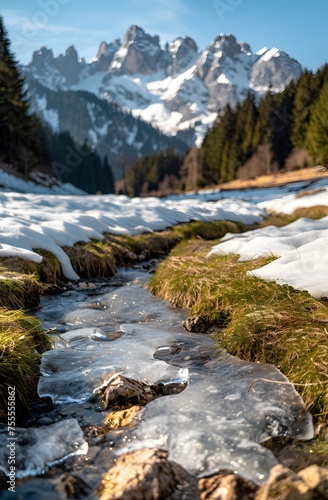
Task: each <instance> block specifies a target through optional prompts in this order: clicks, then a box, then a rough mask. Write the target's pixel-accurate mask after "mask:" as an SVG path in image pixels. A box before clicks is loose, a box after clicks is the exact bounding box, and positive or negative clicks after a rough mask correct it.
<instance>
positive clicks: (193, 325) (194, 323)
mask: <svg viewBox="0 0 328 500" xmlns="http://www.w3.org/2000/svg"><path fill="white" fill-rule="evenodd" d="M182 324H183V326H184V327H185V329H186V330H188V332H195V333H205V332H207V330H208V329H209V327H210V325H209V323H208V322H207V321H206V319H205V318H202V317H201V316H189V317H188V318H187V319H186V320H185V321H183V322H182Z"/></svg>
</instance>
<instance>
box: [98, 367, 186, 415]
mask: <svg viewBox="0 0 328 500" xmlns="http://www.w3.org/2000/svg"><path fill="white" fill-rule="evenodd" d="M186 385H187V382H185V383H180V382H172V383H167V384H164V383H161V382H159V383H158V384H147V383H146V382H143V381H142V380H135V379H132V378H129V377H125V376H124V375H122V374H121V373H115V372H114V373H112V374H111V376H110V377H109V380H108V382H107V384H106V385H105V386H104V387H102V388H100V389H98V391H97V393H96V396H97V398H98V406H99V409H100V410H101V411H104V410H107V409H108V408H110V409H112V410H123V409H127V408H131V407H132V406H145V405H146V404H147V403H150V401H152V400H153V399H156V398H159V397H161V396H168V395H171V394H178V393H179V392H181V391H183V390H184V389H185V387H186Z"/></svg>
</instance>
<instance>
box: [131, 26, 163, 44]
mask: <svg viewBox="0 0 328 500" xmlns="http://www.w3.org/2000/svg"><path fill="white" fill-rule="evenodd" d="M131 43H137V44H141V45H143V44H144V43H150V44H152V45H157V46H158V47H159V36H158V35H154V36H152V35H149V34H148V33H146V32H145V31H144V30H143V29H142V28H140V27H139V26H137V25H135V24H134V25H132V26H130V28H129V29H128V30H127V32H126V34H125V36H124V38H123V47H126V46H127V45H130V44H131Z"/></svg>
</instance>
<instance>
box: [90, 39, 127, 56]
mask: <svg viewBox="0 0 328 500" xmlns="http://www.w3.org/2000/svg"><path fill="white" fill-rule="evenodd" d="M120 46H121V40H120V39H119V38H116V40H114V42H111V43H107V42H101V43H100V45H99V49H98V52H97V56H96V59H98V60H99V59H100V58H101V57H104V56H105V57H108V56H110V55H112V54H114V52H116V51H117V50H118V49H119V48H120Z"/></svg>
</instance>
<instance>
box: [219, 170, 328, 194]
mask: <svg viewBox="0 0 328 500" xmlns="http://www.w3.org/2000/svg"><path fill="white" fill-rule="evenodd" d="M324 177H328V170H325V169H322V168H320V167H308V168H302V169H299V170H293V171H290V172H282V173H281V172H277V173H275V174H270V175H262V176H260V177H257V178H256V179H250V180H238V179H236V180H234V181H231V182H226V183H225V184H219V185H218V186H216V187H219V188H220V189H224V190H225V189H249V188H264V187H274V186H283V185H284V184H288V183H290V182H298V181H306V180H309V181H312V180H319V179H322V178H324Z"/></svg>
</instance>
